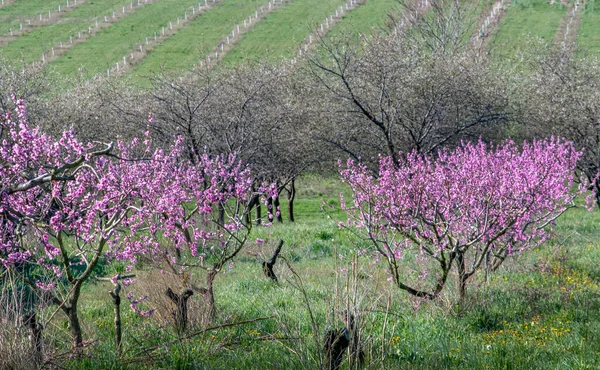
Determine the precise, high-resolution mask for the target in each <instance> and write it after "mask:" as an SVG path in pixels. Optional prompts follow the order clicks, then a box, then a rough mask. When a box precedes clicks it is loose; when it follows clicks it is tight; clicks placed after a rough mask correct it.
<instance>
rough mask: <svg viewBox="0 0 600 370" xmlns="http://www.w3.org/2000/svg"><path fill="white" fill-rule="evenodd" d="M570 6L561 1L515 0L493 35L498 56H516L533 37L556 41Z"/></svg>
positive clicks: (548, 41) (492, 42) (495, 51)
mask: <svg viewBox="0 0 600 370" xmlns="http://www.w3.org/2000/svg"><path fill="white" fill-rule="evenodd" d="M565 14H566V7H565V6H564V5H561V4H560V3H559V2H558V1H557V2H556V3H555V4H553V5H551V4H549V2H548V1H547V0H514V1H511V6H510V9H508V11H507V12H506V14H505V16H504V17H503V18H502V21H501V22H500V25H499V29H498V31H496V33H495V34H494V35H493V36H492V40H491V42H490V47H492V48H493V53H494V54H495V55H498V56H514V55H515V54H516V53H517V52H518V51H519V50H520V49H521V48H523V47H525V46H526V42H527V40H528V39H530V38H535V37H539V38H541V39H543V40H544V41H545V42H547V43H552V40H553V39H554V36H555V34H556V30H557V28H558V25H559V23H560V20H561V18H562V17H563V16H564V15H565Z"/></svg>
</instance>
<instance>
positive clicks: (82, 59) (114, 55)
mask: <svg viewBox="0 0 600 370" xmlns="http://www.w3.org/2000/svg"><path fill="white" fill-rule="evenodd" d="M197 3H198V2H197V1H196V0H161V1H158V2H156V3H154V4H148V5H146V6H144V7H143V8H140V9H138V10H137V11H136V12H135V13H132V14H131V15H129V16H127V17H125V18H123V19H122V20H120V21H118V22H116V23H115V24H113V25H111V26H110V27H108V28H106V29H104V30H102V31H100V32H98V34H96V35H95V36H94V37H91V38H90V39H88V40H87V41H86V42H84V43H81V44H79V45H76V46H75V47H73V48H72V49H71V50H69V51H68V52H67V53H65V55H63V56H62V57H61V58H60V59H58V60H56V61H54V62H52V63H51V64H50V66H51V67H52V68H54V69H55V70H56V71H58V72H59V73H61V74H62V75H64V76H69V75H73V74H74V73H76V72H77V70H78V68H80V67H84V74H85V75H86V76H88V77H91V76H93V75H95V74H97V73H101V72H105V71H106V69H107V68H109V67H110V66H111V65H112V64H114V63H115V62H117V61H119V60H120V59H122V58H123V56H125V55H127V54H128V53H129V52H131V51H133V50H136V48H137V46H138V45H139V43H140V42H143V40H144V39H145V38H146V37H148V36H152V35H153V34H154V32H160V31H161V28H162V27H168V26H169V22H170V21H176V19H177V17H183V14H184V13H185V12H186V11H188V10H189V8H190V7H191V6H192V5H196V4H197Z"/></svg>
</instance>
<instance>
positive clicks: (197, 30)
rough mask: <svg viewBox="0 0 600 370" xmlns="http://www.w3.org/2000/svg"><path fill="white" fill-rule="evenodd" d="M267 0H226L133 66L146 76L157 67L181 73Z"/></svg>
mask: <svg viewBox="0 0 600 370" xmlns="http://www.w3.org/2000/svg"><path fill="white" fill-rule="evenodd" d="M267 2H268V1H267V0H226V1H224V2H222V3H219V4H217V5H215V6H214V7H213V8H212V9H211V10H209V11H208V12H206V13H205V14H202V15H200V16H199V17H197V18H196V19H194V20H193V21H192V22H191V23H190V24H189V25H187V26H186V27H185V28H183V29H182V30H180V31H179V32H177V33H176V34H175V35H173V36H171V37H170V38H168V39H167V40H165V42H163V43H162V44H160V45H159V46H157V47H156V48H155V49H154V50H152V51H151V52H150V53H149V54H148V56H146V57H145V58H144V59H143V60H142V61H141V62H140V63H139V64H138V65H136V67H135V68H134V70H133V73H134V74H135V75H138V76H148V75H151V74H153V73H158V72H160V71H161V70H163V71H165V72H168V73H183V72H185V71H188V70H190V69H191V68H192V67H193V66H194V65H195V64H197V63H199V61H200V60H201V59H203V58H205V57H206V55H207V54H208V52H209V51H210V50H212V49H213V48H214V47H215V46H217V43H218V42H219V41H220V40H221V39H222V38H223V37H224V36H226V35H227V34H228V33H231V30H232V29H233V28H234V27H235V25H236V24H240V23H243V21H244V19H245V18H247V17H248V16H249V15H250V14H251V13H253V12H254V11H255V10H256V9H257V8H258V7H259V6H260V5H265V6H266V4H267Z"/></svg>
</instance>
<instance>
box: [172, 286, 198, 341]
mask: <svg viewBox="0 0 600 370" xmlns="http://www.w3.org/2000/svg"><path fill="white" fill-rule="evenodd" d="M166 294H167V297H169V299H171V301H173V303H175V328H176V329H177V331H178V332H180V333H183V332H184V331H185V329H186V328H187V321H188V315H187V314H188V307H187V301H188V299H189V298H190V297H191V296H192V295H193V294H194V292H193V291H192V290H191V289H185V290H183V291H182V292H181V294H177V293H175V292H174V291H173V290H172V289H171V288H167V291H166Z"/></svg>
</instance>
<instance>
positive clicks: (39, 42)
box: [0, 0, 130, 63]
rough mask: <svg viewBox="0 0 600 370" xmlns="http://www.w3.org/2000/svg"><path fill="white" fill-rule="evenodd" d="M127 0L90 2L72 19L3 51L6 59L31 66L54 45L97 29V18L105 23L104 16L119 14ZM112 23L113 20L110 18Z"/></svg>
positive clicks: (31, 34)
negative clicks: (89, 28) (88, 30)
mask: <svg viewBox="0 0 600 370" xmlns="http://www.w3.org/2000/svg"><path fill="white" fill-rule="evenodd" d="M129 4H130V1H127V0H101V1H89V2H87V3H85V4H82V5H81V6H79V7H78V8H76V9H75V10H73V11H72V12H71V13H70V14H69V16H68V17H65V18H64V19H62V20H61V21H60V22H58V23H53V24H49V25H47V26H44V27H39V28H36V29H34V30H33V31H31V32H29V33H27V34H25V35H23V36H21V37H19V38H17V39H16V40H14V41H12V42H10V43H8V44H7V45H6V46H4V47H2V48H0V50H2V54H3V55H4V57H5V58H8V59H11V60H15V61H17V60H22V61H23V62H25V63H31V62H34V61H37V60H39V59H40V58H41V55H42V53H46V52H48V51H49V50H50V49H51V48H52V47H53V46H55V45H57V44H59V43H60V42H63V43H64V44H65V46H66V44H67V43H68V42H69V35H73V37H75V35H77V32H79V31H84V30H87V28H88V27H89V26H93V25H94V22H95V21H96V19H97V18H100V19H98V21H99V22H102V23H104V16H105V15H107V16H110V14H111V13H112V11H113V10H114V11H117V10H119V9H121V8H122V7H123V6H125V5H127V6H128V5H129ZM109 20H110V19H109Z"/></svg>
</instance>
